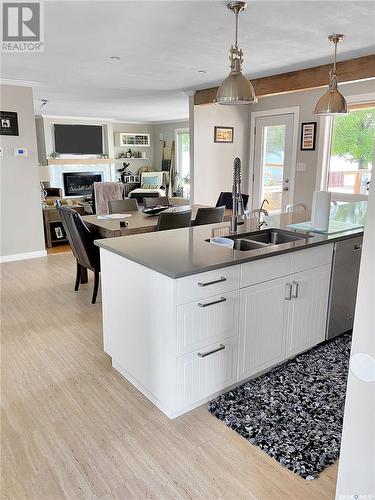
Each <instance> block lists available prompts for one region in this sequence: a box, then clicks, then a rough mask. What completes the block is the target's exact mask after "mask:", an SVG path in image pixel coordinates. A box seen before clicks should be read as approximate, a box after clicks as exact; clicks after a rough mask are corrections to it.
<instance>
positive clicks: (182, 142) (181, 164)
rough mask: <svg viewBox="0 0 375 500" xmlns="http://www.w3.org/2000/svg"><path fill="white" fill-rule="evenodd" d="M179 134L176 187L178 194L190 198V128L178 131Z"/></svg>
mask: <svg viewBox="0 0 375 500" xmlns="http://www.w3.org/2000/svg"><path fill="white" fill-rule="evenodd" d="M176 135H177V162H176V163H177V164H176V182H175V184H176V187H177V194H178V195H180V196H182V197H184V198H190V148H189V129H181V130H177V131H176Z"/></svg>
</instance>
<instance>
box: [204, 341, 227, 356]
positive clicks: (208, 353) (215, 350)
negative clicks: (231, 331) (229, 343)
mask: <svg viewBox="0 0 375 500" xmlns="http://www.w3.org/2000/svg"><path fill="white" fill-rule="evenodd" d="M223 349H225V345H223V344H220V345H219V347H217V348H216V349H213V350H212V351H208V352H198V356H199V357H200V358H205V357H206V356H210V354H214V353H215V352H219V351H222V350H223Z"/></svg>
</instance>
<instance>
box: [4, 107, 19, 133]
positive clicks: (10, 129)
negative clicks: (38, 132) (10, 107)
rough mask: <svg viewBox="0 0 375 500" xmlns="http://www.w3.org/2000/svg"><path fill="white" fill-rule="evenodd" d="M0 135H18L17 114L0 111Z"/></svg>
mask: <svg viewBox="0 0 375 500" xmlns="http://www.w3.org/2000/svg"><path fill="white" fill-rule="evenodd" d="M0 135H18V118H17V113H15V112H13V111H0Z"/></svg>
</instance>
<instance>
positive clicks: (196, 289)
mask: <svg viewBox="0 0 375 500" xmlns="http://www.w3.org/2000/svg"><path fill="white" fill-rule="evenodd" d="M239 279H240V266H232V267H225V268H224V269H218V270H217V271H208V272H207V273H201V274H194V275H193V276H186V278H179V279H178V280H177V284H176V287H177V304H178V305H179V304H186V303H188V302H193V301H195V300H199V299H203V298H206V297H212V296H214V295H218V294H219V293H224V292H229V291H231V290H236V289H238V287H239Z"/></svg>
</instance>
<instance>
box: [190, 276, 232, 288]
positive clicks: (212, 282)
mask: <svg viewBox="0 0 375 500" xmlns="http://www.w3.org/2000/svg"><path fill="white" fill-rule="evenodd" d="M223 281H227V278H224V277H223V276H222V277H221V278H219V279H218V280H214V281H207V282H206V283H202V282H198V283H197V285H198V286H210V285H216V283H222V282H223Z"/></svg>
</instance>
